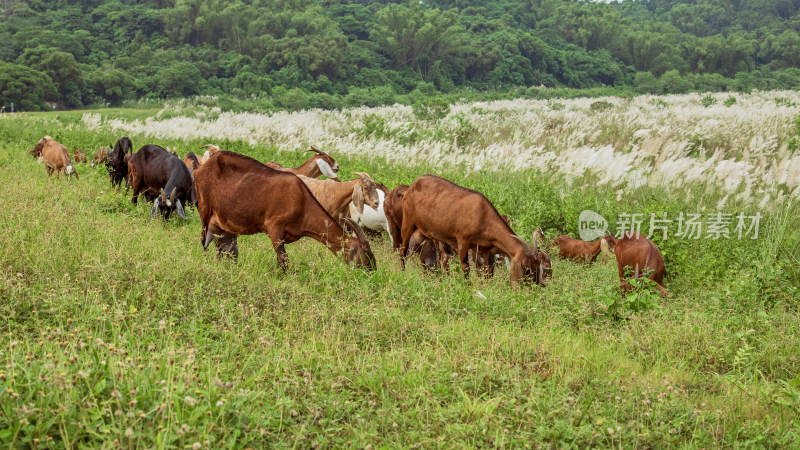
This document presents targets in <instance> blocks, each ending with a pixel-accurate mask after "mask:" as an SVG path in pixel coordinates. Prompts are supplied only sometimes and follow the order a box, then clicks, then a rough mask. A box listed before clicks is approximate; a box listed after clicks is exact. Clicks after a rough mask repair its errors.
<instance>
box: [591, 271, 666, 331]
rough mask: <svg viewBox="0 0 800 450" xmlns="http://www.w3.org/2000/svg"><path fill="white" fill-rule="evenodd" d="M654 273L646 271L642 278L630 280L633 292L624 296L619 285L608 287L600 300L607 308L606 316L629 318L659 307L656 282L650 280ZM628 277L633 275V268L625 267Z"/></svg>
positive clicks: (616, 318) (617, 318)
mask: <svg viewBox="0 0 800 450" xmlns="http://www.w3.org/2000/svg"><path fill="white" fill-rule="evenodd" d="M651 273H652V271H645V272H644V273H642V276H641V277H638V278H630V279H628V284H629V285H630V286H631V290H630V292H628V293H625V294H623V292H622V289H621V288H620V286H619V285H616V284H614V285H611V286H608V287H607V288H606V289H605V291H603V292H602V293H601V294H600V296H599V297H598V300H600V304H601V305H602V306H604V307H605V310H604V313H605V314H606V316H608V317H610V318H612V319H614V320H619V319H625V318H629V317H630V316H632V315H633V314H636V313H640V312H645V311H650V310H652V309H655V308H656V307H658V288H657V283H656V282H655V281H652V280H650V278H649V276H650V274H651ZM624 274H625V276H626V277H630V276H632V275H633V269H632V268H631V267H625V272H624Z"/></svg>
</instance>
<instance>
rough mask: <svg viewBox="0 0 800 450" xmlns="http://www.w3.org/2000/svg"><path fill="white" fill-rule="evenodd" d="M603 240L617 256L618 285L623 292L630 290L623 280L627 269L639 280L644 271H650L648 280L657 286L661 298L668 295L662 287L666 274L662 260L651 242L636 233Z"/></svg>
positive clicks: (626, 233) (609, 236)
mask: <svg viewBox="0 0 800 450" xmlns="http://www.w3.org/2000/svg"><path fill="white" fill-rule="evenodd" d="M603 239H604V240H606V241H607V243H608V248H609V249H610V250H613V251H614V254H615V255H616V256H617V269H618V271H619V284H620V287H621V288H622V289H623V292H628V291H630V290H631V286H630V284H629V283H628V281H627V279H626V278H625V268H629V270H633V273H634V274H633V277H634V278H639V277H641V276H642V275H643V274H644V273H645V272H646V271H651V270H652V273H651V274H650V279H651V280H653V281H655V282H656V283H657V284H658V291H659V293H660V294H661V295H662V296H666V295H668V293H667V291H666V289H664V286H663V284H664V274H665V273H666V267H665V266H664V258H663V257H662V256H661V252H660V251H659V250H658V246H656V244H655V243H653V241H651V240H650V239H647V238H646V237H644V236H643V235H641V234H640V233H639V232H637V231H626V232H624V233H623V234H622V237H621V238H619V239H616V238H615V237H614V236H613V235H610V234H607V235H606V237H605V238H603Z"/></svg>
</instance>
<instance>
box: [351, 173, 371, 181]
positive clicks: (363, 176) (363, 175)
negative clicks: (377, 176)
mask: <svg viewBox="0 0 800 450" xmlns="http://www.w3.org/2000/svg"><path fill="white" fill-rule="evenodd" d="M353 175H357V176H358V177H359V178H366V179H368V180H371V179H372V177H371V176H369V174H367V173H364V172H353Z"/></svg>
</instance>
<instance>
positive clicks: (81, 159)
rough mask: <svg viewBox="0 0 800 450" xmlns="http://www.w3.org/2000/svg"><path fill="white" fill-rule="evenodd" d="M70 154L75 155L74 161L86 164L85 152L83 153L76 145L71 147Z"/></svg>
mask: <svg viewBox="0 0 800 450" xmlns="http://www.w3.org/2000/svg"><path fill="white" fill-rule="evenodd" d="M72 154H73V155H74V156H75V162H76V163H83V164H86V153H83V152H82V151H81V149H79V148H78V147H73V148H72Z"/></svg>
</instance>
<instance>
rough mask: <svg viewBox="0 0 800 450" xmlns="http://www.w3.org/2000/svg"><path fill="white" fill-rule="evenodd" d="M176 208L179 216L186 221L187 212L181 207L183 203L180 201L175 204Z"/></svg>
mask: <svg viewBox="0 0 800 450" xmlns="http://www.w3.org/2000/svg"><path fill="white" fill-rule="evenodd" d="M175 207H176V209H177V210H178V216H179V217H180V218H181V219H183V220H186V211H184V210H183V205H181V201H180V200H178V201H176V202H175Z"/></svg>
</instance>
